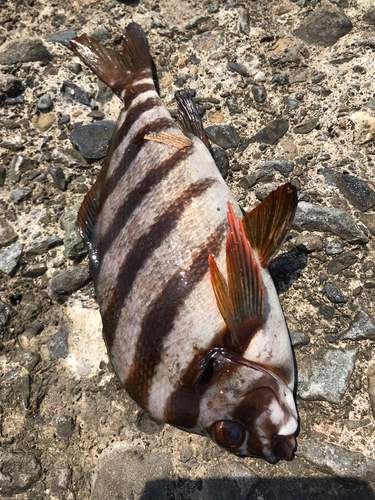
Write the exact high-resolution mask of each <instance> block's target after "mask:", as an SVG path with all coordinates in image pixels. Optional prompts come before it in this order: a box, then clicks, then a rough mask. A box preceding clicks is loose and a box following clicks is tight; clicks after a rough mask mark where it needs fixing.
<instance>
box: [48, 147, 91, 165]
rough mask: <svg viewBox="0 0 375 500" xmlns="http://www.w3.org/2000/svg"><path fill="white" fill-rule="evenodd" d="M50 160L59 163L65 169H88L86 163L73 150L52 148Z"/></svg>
mask: <svg viewBox="0 0 375 500" xmlns="http://www.w3.org/2000/svg"><path fill="white" fill-rule="evenodd" d="M52 160H54V161H55V162H56V163H61V164H62V165H64V166H65V167H68V168H73V167H88V163H87V161H86V160H85V159H84V157H83V156H82V155H81V154H80V153H79V152H78V151H76V150H75V149H57V148H53V151H52Z"/></svg>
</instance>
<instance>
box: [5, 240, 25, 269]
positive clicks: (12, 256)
mask: <svg viewBox="0 0 375 500" xmlns="http://www.w3.org/2000/svg"><path fill="white" fill-rule="evenodd" d="M21 254H22V245H21V244H20V243H18V242H17V243H13V245H12V246H10V247H9V248H7V249H6V250H5V252H3V253H2V254H1V255H0V271H2V272H3V273H6V274H8V275H9V276H13V274H14V273H15V271H16V270H17V266H18V262H19V260H20V257H21Z"/></svg>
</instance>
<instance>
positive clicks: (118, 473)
mask: <svg viewBox="0 0 375 500" xmlns="http://www.w3.org/2000/svg"><path fill="white" fill-rule="evenodd" d="M172 471H173V467H172V462H171V455H170V453H159V452H146V453H145V452H144V451H143V450H142V449H141V448H129V446H126V445H123V444H121V443H117V444H116V445H115V446H113V447H112V448H108V449H107V450H105V451H104V452H103V453H102V454H101V455H100V457H99V463H98V467H97V470H96V472H95V476H94V485H93V488H92V493H91V500H113V499H115V498H119V499H120V498H121V499H126V498H128V499H138V498H142V500H146V499H147V500H153V499H156V498H157V499H158V500H170V498H174V489H175V486H174V484H173V482H172V481H171V480H170V477H171V475H172Z"/></svg>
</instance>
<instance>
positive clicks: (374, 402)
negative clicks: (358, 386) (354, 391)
mask: <svg viewBox="0 0 375 500" xmlns="http://www.w3.org/2000/svg"><path fill="white" fill-rule="evenodd" d="M367 382H368V395H369V399H370V405H371V411H372V415H373V417H374V418H375V365H374V364H372V365H370V366H369V367H368V369H367Z"/></svg>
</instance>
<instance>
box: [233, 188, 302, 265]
mask: <svg viewBox="0 0 375 500" xmlns="http://www.w3.org/2000/svg"><path fill="white" fill-rule="evenodd" d="M297 203H298V198H297V189H296V187H295V186H293V185H292V184H290V182H288V183H287V184H283V185H282V186H280V187H278V188H277V189H275V191H272V193H270V194H269V195H268V196H267V198H265V199H264V200H263V201H262V203H261V204H260V205H258V206H257V207H256V208H254V210H252V211H251V212H250V213H248V214H247V215H246V217H244V218H243V225H244V229H245V234H246V237H247V238H248V240H249V241H250V243H251V246H252V247H253V249H254V250H256V252H257V254H258V256H259V260H260V264H261V266H262V267H264V268H266V267H267V266H268V264H269V262H270V261H271V259H272V258H273V257H274V256H275V255H276V254H277V252H278V251H279V249H280V247H281V245H282V244H283V243H284V241H285V238H286V237H287V236H288V233H289V230H290V227H291V225H292V221H293V218H294V215H295V213H296V209H297Z"/></svg>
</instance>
